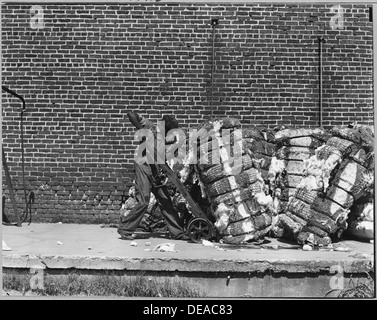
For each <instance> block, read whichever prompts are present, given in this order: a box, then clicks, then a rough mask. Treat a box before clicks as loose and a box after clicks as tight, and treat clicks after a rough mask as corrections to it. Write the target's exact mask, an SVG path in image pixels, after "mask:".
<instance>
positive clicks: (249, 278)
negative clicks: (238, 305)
mask: <svg viewBox="0 0 377 320" xmlns="http://www.w3.org/2000/svg"><path fill="white" fill-rule="evenodd" d="M141 235H142V236H144V237H145V238H144V239H137V240H135V241H134V243H132V241H130V240H121V239H120V237H119V235H118V233H117V230H116V228H101V227H100V226H99V225H84V224H37V223H33V224H31V225H30V226H28V225H27V224H25V225H23V226H22V227H10V226H3V228H2V238H3V240H5V242H6V244H7V245H8V246H9V247H10V248H11V251H2V265H3V271H4V272H7V273H8V274H9V272H11V273H12V272H13V271H12V270H30V271H32V270H38V268H42V269H44V270H45V271H46V272H47V273H45V274H56V272H58V273H60V274H61V273H69V272H72V271H74V270H79V271H80V272H84V273H86V274H97V275H98V274H105V273H106V272H107V271H108V270H110V271H111V272H112V273H113V272H116V273H117V274H118V275H119V274H120V275H126V276H127V275H132V274H134V275H135V274H137V275H139V274H145V275H148V277H150V276H152V277H154V279H158V278H159V279H162V278H165V279H169V281H170V280H173V281H174V279H180V280H182V281H188V282H189V283H191V285H192V287H193V288H198V287H199V289H200V290H204V291H205V292H206V294H207V295H208V296H216V297H240V296H241V297H242V296H243V297H297V296H299V297H323V296H325V295H326V293H327V292H328V291H330V290H331V288H332V285H331V284H332V283H333V284H334V283H335V284H336V283H338V280H339V279H340V278H337V277H338V276H339V275H340V276H344V279H346V280H347V279H348V280H350V279H351V278H353V279H358V278H360V277H361V278H364V279H365V277H366V274H367V273H369V274H371V275H372V277H374V273H373V271H374V245H373V244H372V243H366V242H358V241H354V240H346V241H341V242H339V243H337V244H335V246H334V247H335V248H336V250H333V251H318V250H313V251H303V250H302V248H301V246H298V245H297V244H294V243H288V242H286V241H283V240H279V239H273V238H266V239H265V241H264V243H263V244H262V245H256V244H254V245H247V246H236V247H235V246H231V245H225V244H220V243H218V242H216V243H212V245H211V246H205V245H203V244H201V243H192V242H187V241H179V240H170V239H168V238H167V237H166V235H165V234H141ZM164 243H171V244H173V245H174V247H173V249H174V251H172V252H160V251H157V250H154V249H155V248H156V247H157V246H158V245H161V244H164ZM132 244H134V245H135V246H133V245H132ZM338 249H339V250H342V251H337V250H338ZM27 272H28V271H27ZM28 273H29V272H28ZM361 278H360V279H361ZM230 280H231V281H230ZM348 280H347V281H348ZM334 281H335V282H334ZM7 294H9V292H8V293H7Z"/></svg>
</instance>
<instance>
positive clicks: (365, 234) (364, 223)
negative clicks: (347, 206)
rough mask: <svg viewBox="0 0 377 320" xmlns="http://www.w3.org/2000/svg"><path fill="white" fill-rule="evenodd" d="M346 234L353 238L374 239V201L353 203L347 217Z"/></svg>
mask: <svg viewBox="0 0 377 320" xmlns="http://www.w3.org/2000/svg"><path fill="white" fill-rule="evenodd" d="M347 234H348V235H349V236H351V237H352V238H354V239H357V240H361V241H370V240H373V239H374V201H373V199H368V200H367V202H364V203H360V204H355V205H354V206H353V207H352V208H351V212H350V216H349V218H348V228H347Z"/></svg>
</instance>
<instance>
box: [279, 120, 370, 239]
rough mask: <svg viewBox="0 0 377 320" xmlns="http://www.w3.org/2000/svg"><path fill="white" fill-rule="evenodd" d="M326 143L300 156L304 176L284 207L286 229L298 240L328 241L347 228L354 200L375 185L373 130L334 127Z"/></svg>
mask: <svg viewBox="0 0 377 320" xmlns="http://www.w3.org/2000/svg"><path fill="white" fill-rule="evenodd" d="M330 134H331V135H332V136H331V137H330V138H329V139H328V140H327V142H326V144H325V145H323V146H320V147H318V148H317V149H316V150H315V154H314V155H313V156H312V157H310V158H309V159H307V160H305V161H304V174H305V177H303V178H302V179H301V182H300V183H299V184H298V185H297V190H296V192H295V193H294V195H293V197H292V198H291V199H290V202H289V204H288V207H287V210H286V212H285V213H284V214H281V215H280V221H281V223H282V224H283V225H284V227H285V229H286V230H287V231H288V232H289V233H290V234H291V235H292V236H293V237H294V238H295V239H296V240H297V241H298V242H299V243H302V244H304V243H306V242H308V239H310V242H311V243H312V244H314V245H317V244H318V245H326V244H329V243H331V241H332V240H333V239H334V238H338V237H340V235H341V234H342V232H343V231H344V230H345V229H346V228H347V218H348V214H349V212H350V208H351V207H352V205H353V204H354V203H355V202H356V201H358V200H359V199H360V198H362V197H363V196H364V195H365V193H366V192H367V191H366V190H368V189H370V188H372V186H373V185H374V180H373V177H374V173H373V171H374V169H373V166H374V164H373V161H372V158H373V157H371V154H373V132H372V131H371V130H370V129H364V127H363V129H360V127H353V128H349V127H347V128H346V127H335V128H333V129H332V130H331V131H330Z"/></svg>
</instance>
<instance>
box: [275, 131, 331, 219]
mask: <svg viewBox="0 0 377 320" xmlns="http://www.w3.org/2000/svg"><path fill="white" fill-rule="evenodd" d="M327 139H328V133H327V132H326V131H325V130H323V129H320V128H314V129H308V128H292V129H283V130H279V131H277V132H276V133H275V142H276V153H275V157H273V158H272V160H271V165H270V168H269V172H268V177H269V186H270V190H271V192H272V196H273V197H274V199H277V201H278V203H279V212H285V211H286V210H287V206H288V202H289V199H290V198H291V197H292V196H293V195H294V193H295V191H296V188H297V186H298V184H299V183H300V182H301V180H302V179H303V177H304V176H305V173H304V171H305V162H304V161H305V160H307V159H309V158H310V157H311V156H312V155H313V154H314V151H315V149H316V148H317V147H318V146H321V145H323V144H324V143H325V142H326V140H327Z"/></svg>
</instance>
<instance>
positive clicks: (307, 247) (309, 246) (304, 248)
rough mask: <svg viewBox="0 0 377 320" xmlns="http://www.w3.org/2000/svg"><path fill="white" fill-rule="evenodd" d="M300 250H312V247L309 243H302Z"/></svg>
mask: <svg viewBox="0 0 377 320" xmlns="http://www.w3.org/2000/svg"><path fill="white" fill-rule="evenodd" d="M302 250H304V251H312V250H313V247H312V246H311V245H309V244H304V245H303V246H302Z"/></svg>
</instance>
